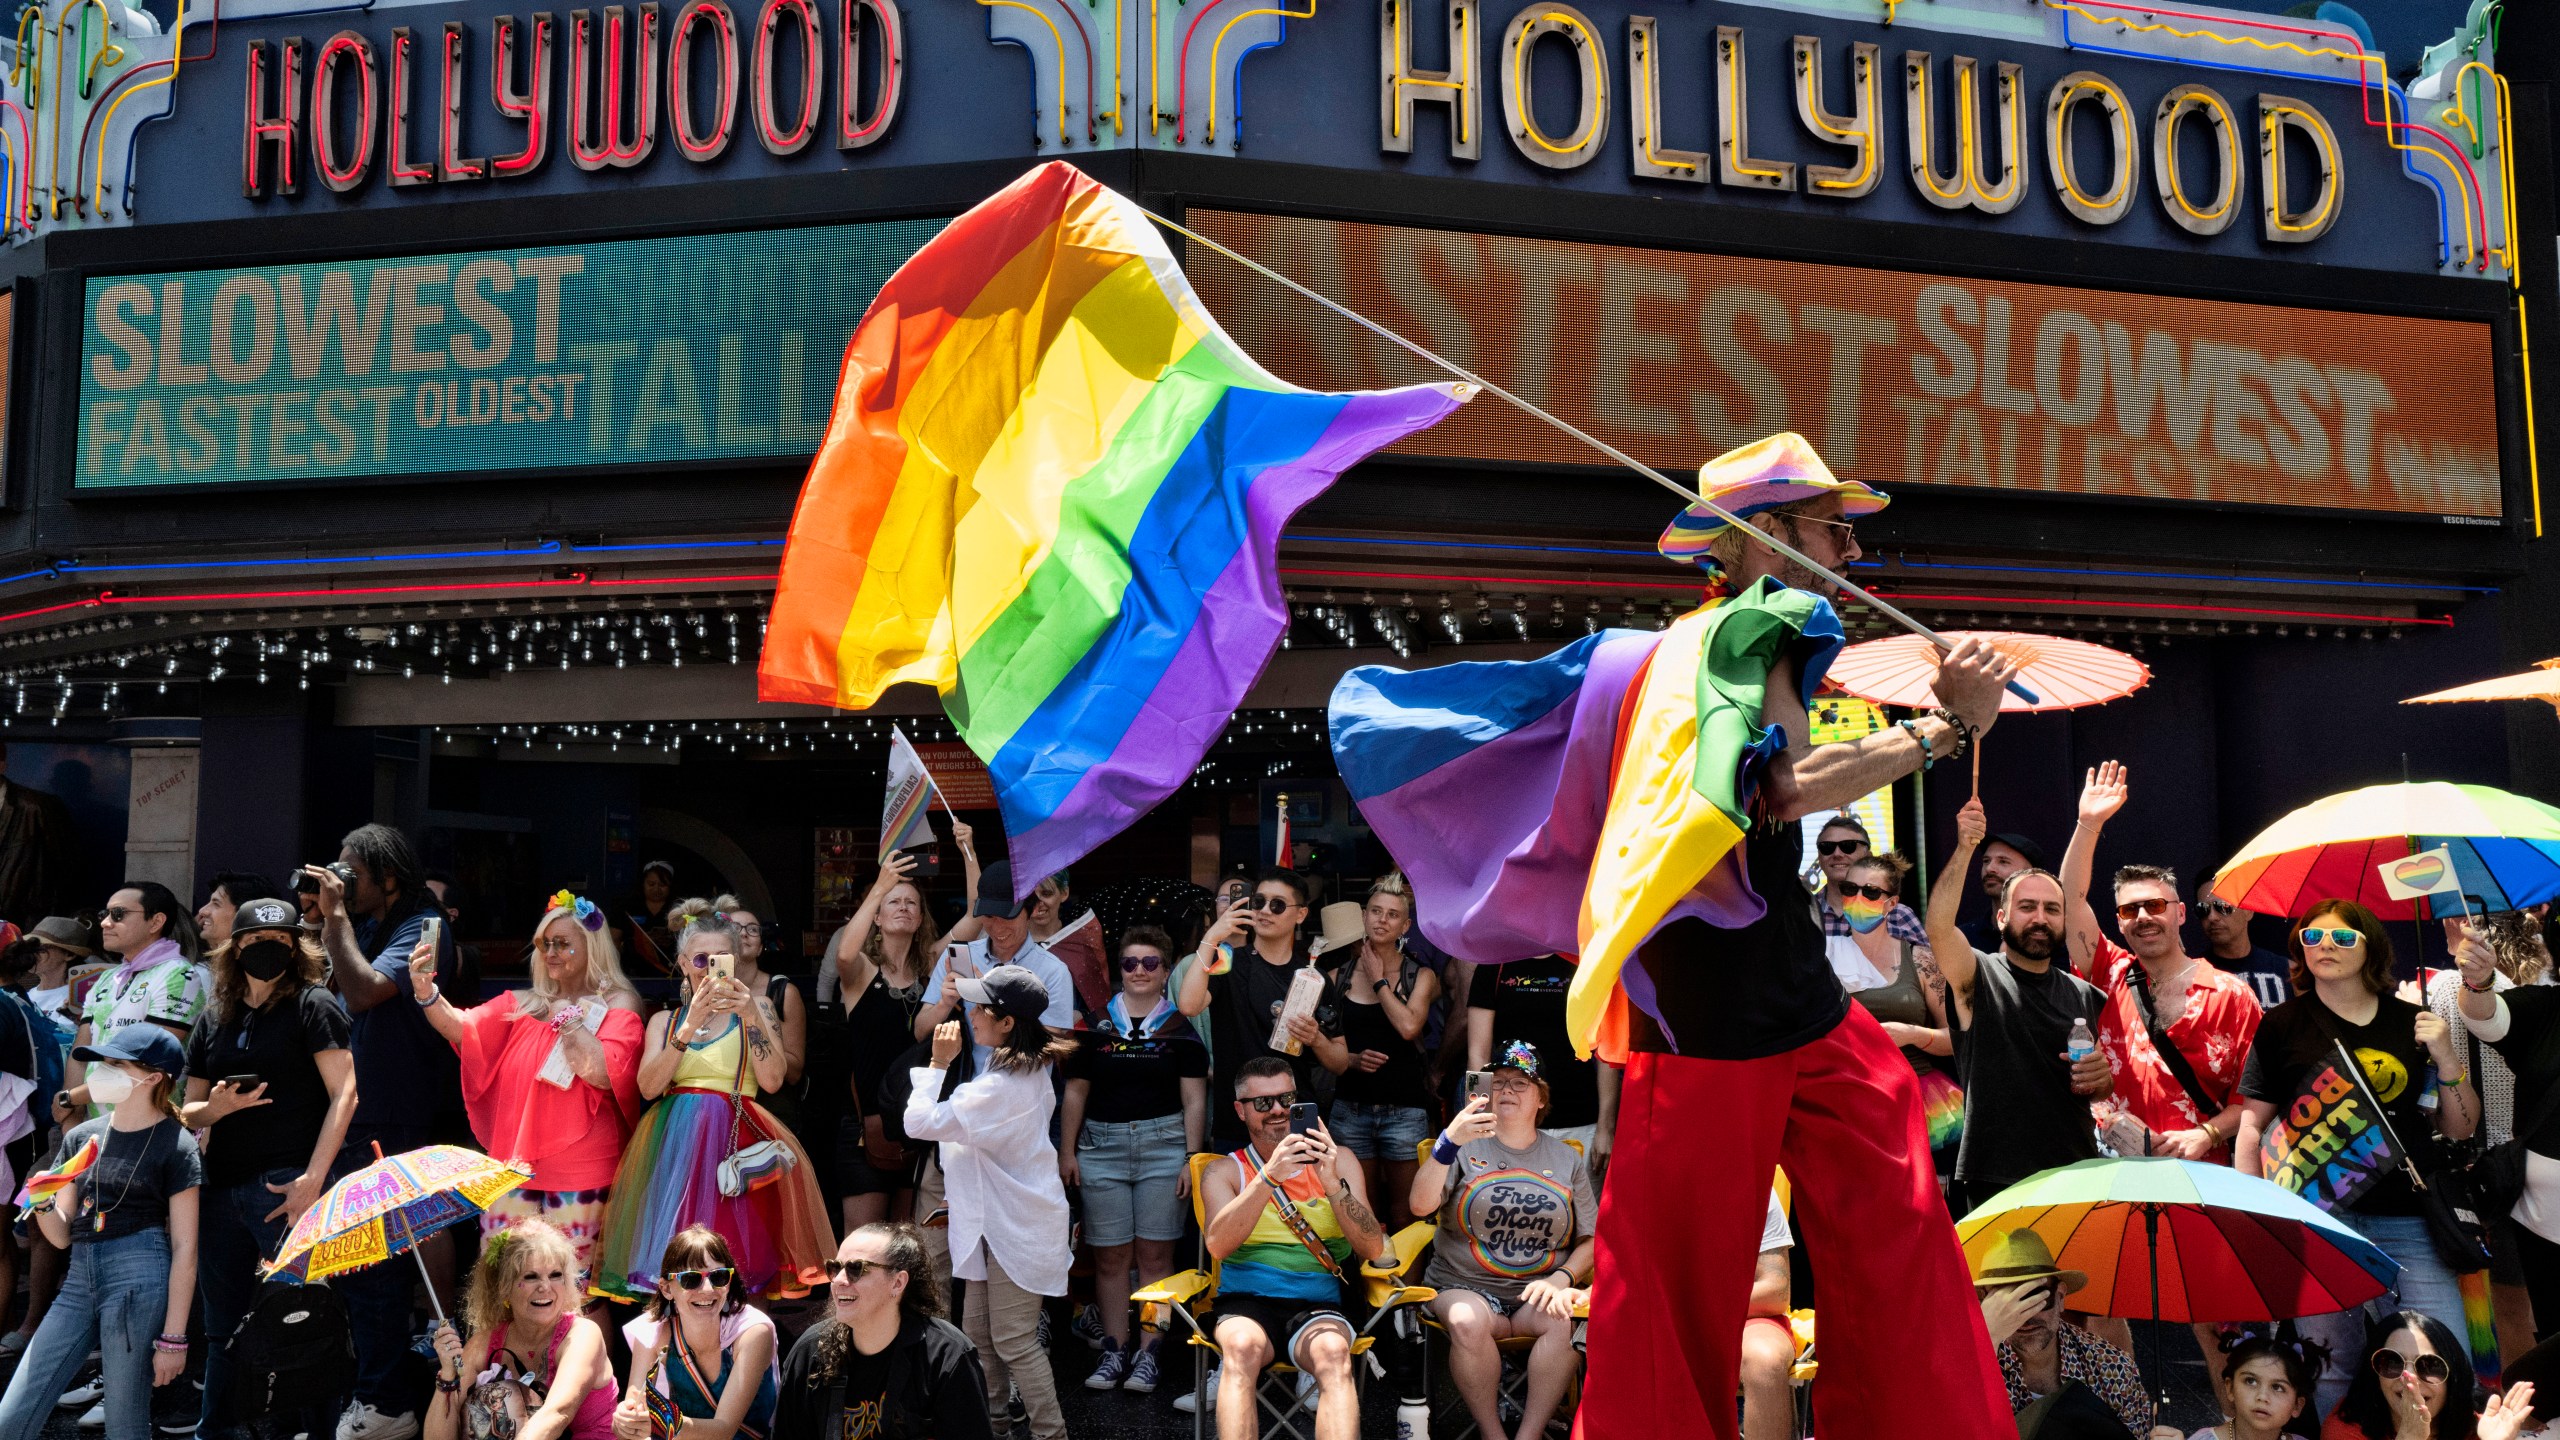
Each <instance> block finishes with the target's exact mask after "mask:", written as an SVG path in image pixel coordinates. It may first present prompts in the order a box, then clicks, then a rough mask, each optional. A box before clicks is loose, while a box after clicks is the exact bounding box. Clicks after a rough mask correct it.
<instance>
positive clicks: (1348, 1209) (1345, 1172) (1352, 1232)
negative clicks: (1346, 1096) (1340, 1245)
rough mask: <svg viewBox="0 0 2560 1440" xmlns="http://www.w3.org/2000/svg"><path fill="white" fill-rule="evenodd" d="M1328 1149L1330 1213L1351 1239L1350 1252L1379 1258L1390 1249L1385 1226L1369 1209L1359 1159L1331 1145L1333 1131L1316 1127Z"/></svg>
mask: <svg viewBox="0 0 2560 1440" xmlns="http://www.w3.org/2000/svg"><path fill="white" fill-rule="evenodd" d="M1317 1133H1318V1134H1319V1135H1322V1136H1323V1137H1324V1141H1325V1147H1326V1150H1327V1151H1328V1153H1327V1155H1326V1156H1325V1163H1326V1164H1328V1165H1330V1166H1332V1167H1333V1216H1334V1218H1335V1219H1337V1220H1339V1221H1341V1222H1342V1233H1343V1235H1344V1236H1345V1237H1346V1238H1348V1239H1349V1240H1350V1241H1351V1253H1352V1254H1354V1255H1357V1256H1359V1257H1360V1258H1361V1259H1363V1260H1378V1259H1382V1258H1384V1257H1385V1256H1387V1255H1389V1254H1391V1253H1392V1252H1393V1248H1394V1247H1392V1246H1391V1245H1389V1244H1388V1243H1387V1227H1386V1226H1385V1225H1383V1224H1380V1223H1379V1221H1378V1217H1377V1215H1376V1214H1375V1213H1374V1212H1372V1211H1371V1210H1370V1209H1369V1187H1368V1184H1367V1183H1366V1182H1365V1181H1364V1180H1363V1179H1362V1178H1361V1174H1360V1162H1359V1160H1358V1159H1356V1158H1354V1157H1353V1156H1352V1155H1351V1154H1350V1153H1349V1152H1347V1151H1344V1150H1338V1149H1334V1148H1333V1134H1332V1132H1331V1131H1329V1130H1324V1129H1321V1128H1320V1129H1319V1130H1318V1131H1317Z"/></svg>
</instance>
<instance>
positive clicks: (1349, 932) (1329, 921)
mask: <svg viewBox="0 0 2560 1440" xmlns="http://www.w3.org/2000/svg"><path fill="white" fill-rule="evenodd" d="M1317 918H1318V919H1320V920H1321V921H1322V922H1323V924H1324V933H1323V934H1321V935H1318V936H1317V937H1316V938H1315V941H1314V943H1312V944H1310V945H1309V946H1307V955H1308V957H1309V958H1311V959H1312V958H1313V957H1315V956H1318V955H1321V954H1323V953H1324V952H1326V951H1327V950H1339V949H1341V948H1342V947H1344V946H1346V945H1357V944H1359V943H1360V942H1361V941H1362V940H1364V939H1366V938H1368V934H1369V927H1368V925H1367V924H1366V923H1365V922H1364V921H1363V919H1362V917H1361V914H1360V907H1359V905H1357V904H1355V903H1354V902H1352V901H1349V900H1336V901H1334V902H1333V903H1332V904H1330V905H1327V906H1326V907H1324V909H1323V910H1321V911H1319V912H1318V916H1317Z"/></svg>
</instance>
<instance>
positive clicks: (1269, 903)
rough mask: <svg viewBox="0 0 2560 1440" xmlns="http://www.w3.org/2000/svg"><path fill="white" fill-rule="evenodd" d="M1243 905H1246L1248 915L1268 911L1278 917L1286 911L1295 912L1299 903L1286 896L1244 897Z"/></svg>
mask: <svg viewBox="0 0 2560 1440" xmlns="http://www.w3.org/2000/svg"><path fill="white" fill-rule="evenodd" d="M1242 903H1243V905H1244V910H1245V913H1246V914H1248V915H1250V914H1252V913H1254V912H1255V911H1257V910H1268V911H1270V912H1271V913H1272V914H1274V915H1278V914H1281V913H1282V912H1284V911H1288V910H1294V909H1296V908H1297V906H1298V902H1297V901H1295V900H1292V899H1290V898H1289V897H1288V896H1286V895H1247V896H1246V897H1244V900H1243V902H1242Z"/></svg>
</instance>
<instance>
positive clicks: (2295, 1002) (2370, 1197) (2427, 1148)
mask: <svg viewBox="0 0 2560 1440" xmlns="http://www.w3.org/2000/svg"><path fill="white" fill-rule="evenodd" d="M2425 1013H2426V1012H2425V1011H2423V1010H2421V1009H2419V1008H2418V1007H2417V1006H2415V1005H2412V1004H2410V1003H2409V1002H2408V1001H2406V1000H2402V999H2400V998H2399V997H2397V996H2393V995H2383V996H2378V997H2376V1002H2375V1009H2374V1012H2373V1019H2372V1020H2370V1021H2368V1022H2367V1023H2365V1024H2362V1025H2350V1024H2348V1023H2347V1022H2346V1021H2344V1020H2342V1019H2340V1018H2339V1017H2338V1015H2337V1014H2336V1012H2334V1011H2332V1010H2331V1009H2330V1008H2329V1007H2328V1006H2326V1005H2324V1004H2322V1003H2321V1001H2320V997H2319V995H2318V994H2317V993H2312V994H2306V995H2303V996H2300V997H2298V998H2296V999H2292V1000H2288V1001H2286V1002H2285V1003H2283V1004H2282V1005H2279V1006H2277V1007H2276V1008H2274V1009H2273V1010H2270V1011H2268V1012H2267V1018H2266V1019H2265V1020H2263V1021H2260V1022H2259V1024H2258V1038H2257V1039H2256V1040H2255V1041H2253V1042H2251V1044H2250V1046H2249V1063H2248V1064H2247V1065H2246V1066H2245V1067H2243V1068H2242V1070H2241V1072H2240V1093H2241V1094H2242V1095H2243V1096H2245V1097H2247V1098H2249V1099H2251V1100H2263V1101H2265V1102H2266V1103H2268V1104H2270V1105H2273V1106H2275V1107H2276V1110H2277V1112H2278V1113H2279V1114H2281V1113H2282V1112H2283V1111H2284V1109H2285V1108H2286V1107H2287V1106H2290V1105H2291V1104H2293V1097H2294V1096H2295V1095H2297V1094H2299V1093H2300V1092H2301V1089H2302V1081H2303V1077H2304V1075H2305V1074H2307V1073H2308V1072H2309V1071H2310V1070H2311V1069H2312V1068H2313V1067H2315V1066H2318V1065H2322V1064H2326V1063H2329V1062H2330V1061H2331V1060H2332V1059H2333V1058H2334V1056H2335V1053H2336V1052H2335V1051H2334V1050H2332V1049H2331V1048H2330V1047H2331V1045H2332V1043H2333V1042H2332V1038H2331V1037H2332V1036H2334V1037H2335V1038H2336V1040H2338V1041H2343V1042H2345V1044H2346V1047H2347V1048H2348V1049H2349V1050H2351V1051H2353V1052H2354V1053H2355V1057H2356V1063H2357V1064H2358V1065H2359V1066H2361V1067H2363V1070H2364V1078H2365V1082H2366V1083H2367V1084H2368V1085H2370V1086H2372V1088H2373V1098H2374V1099H2375V1100H2378V1101H2380V1102H2381V1104H2382V1113H2383V1116H2384V1118H2386V1119H2388V1120H2389V1121H2390V1122H2391V1133H2392V1134H2394V1135H2396V1136H2398V1137H2399V1139H2400V1143H2401V1144H2402V1145H2403V1146H2404V1147H2406V1148H2407V1149H2408V1151H2409V1158H2410V1159H2412V1160H2414V1161H2415V1162H2417V1166H2418V1169H2419V1170H2420V1171H2421V1172H2425V1171H2430V1170H2433V1169H2435V1168H2436V1167H2437V1166H2438V1165H2439V1164H2441V1163H2442V1158H2443V1157H2442V1150H2441V1147H2440V1145H2439V1144H2438V1142H2437V1139H2436V1122H2435V1115H2434V1113H2433V1112H2432V1111H2431V1110H2430V1109H2427V1108H2423V1107H2421V1106H2420V1105H2419V1104H2418V1101H2419V1099H2420V1097H2422V1096H2424V1095H2426V1094H2427V1092H2428V1089H2429V1087H2430V1086H2431V1084H2432V1083H2433V1081H2434V1079H2435V1060H2434V1058H2433V1057H2431V1056H2430V1055H2428V1053H2427V1047H2425V1046H2424V1045H2421V1044H2419V1043H2418V1017H2419V1016H2420V1015H2423V1014H2425ZM2500 1053H2501V1054H2503V1053H2505V1052H2504V1051H2503V1050H2501V1052H2500ZM2519 1083H2521V1082H2519ZM2524 1103H2525V1102H2524V1101H2523V1099H2522V1092H2521V1090H2519V1098H2518V1100H2517V1104H2518V1106H2519V1107H2521V1106H2522V1105H2523V1104H2524ZM2348 1208H2350V1209H2353V1210H2355V1211H2357V1212H2359V1213H2361V1214H2366V1215H2415V1214H2417V1213H2419V1210H2418V1196H2417V1192H2416V1191H2415V1190H2413V1189H2411V1188H2410V1185H2409V1172H2408V1169H2407V1167H2405V1166H2400V1167H2395V1168H2393V1169H2392V1170H2391V1172H2390V1173H2388V1174H2386V1175H2385V1176H2383V1177H2382V1179H2381V1180H2379V1181H2377V1182H2375V1184H2374V1187H2373V1188H2372V1189H2370V1190H2368V1191H2366V1192H2365V1193H2364V1195H2363V1197H2362V1198H2360V1199H2358V1200H2357V1201H2356V1202H2355V1204H2354V1205H2352V1206H2350V1207H2348Z"/></svg>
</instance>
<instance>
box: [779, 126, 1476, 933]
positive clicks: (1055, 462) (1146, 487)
mask: <svg viewBox="0 0 2560 1440" xmlns="http://www.w3.org/2000/svg"><path fill="white" fill-rule="evenodd" d="M1467 394H1468V390H1467V388H1466V387H1463V386H1456V385H1417V386H1411V387H1408V388H1405V389H1400V390H1387V391H1378V392H1363V393H1357V394H1342V395H1336V394H1323V393H1319V392H1316V391H1310V390H1302V389H1299V388H1298V387H1296V386H1294V385H1291V384H1288V383H1287V382H1285V381H1282V380H1280V379H1278V378H1277V377H1275V376H1273V375H1271V374H1270V373H1269V372H1267V371H1265V370H1264V369H1263V368H1262V367H1261V366H1260V365H1258V364H1256V363H1255V362H1254V360H1253V358H1252V357H1251V356H1249V355H1247V354H1245V353H1244V351H1243V350H1242V349H1240V348H1238V347H1237V345H1236V344H1235V342H1234V341H1232V340H1230V339H1229V338H1228V337H1227V335H1226V334H1225V332H1224V331H1222V330H1220V329H1219V328H1218V325H1217V322H1216V321H1214V320H1212V319H1211V318H1210V317H1209V314H1208V312H1207V311H1206V310H1205V309H1203V308H1202V307H1201V304H1200V301H1199V298H1198V297H1197V296H1196V295H1194V294H1193V293H1192V290H1191V284H1190V281H1189V280H1188V279H1187V278H1185V277H1184V275H1183V273H1182V270H1181V267H1180V266H1179V264H1178V263H1177V262H1176V261H1175V259H1174V256H1173V253H1172V251H1171V250H1170V249H1168V248H1167V247H1166V245H1165V242H1164V239H1163V237H1162V236H1160V235H1159V234H1157V233H1156V230H1155V227H1154V226H1153V225H1152V224H1150V223H1149V222H1148V220H1147V219H1146V217H1145V215H1144V214H1143V213H1142V212H1140V211H1139V210H1138V208H1137V207H1136V206H1135V205H1134V204H1132V203H1131V202H1130V201H1128V200H1126V199H1124V198H1122V197H1121V196H1119V195H1117V194H1115V193H1114V192H1112V191H1111V190H1110V189H1108V188H1106V187H1105V186H1103V185H1102V184H1100V183H1099V182H1097V181H1095V180H1093V179H1092V178H1090V177H1088V176H1086V175H1084V174H1083V173H1081V172H1079V171H1078V170H1076V169H1075V168H1074V167H1073V166H1071V165H1068V164H1065V163H1064V162H1057V161H1053V162H1051V163H1049V164H1046V165H1042V166H1040V167H1039V168H1037V169H1035V170H1032V171H1031V172H1030V173H1028V174H1026V175H1024V176H1023V177H1022V178H1021V179H1019V180H1017V181H1015V182H1014V183H1013V184H1011V185H1009V186H1007V187H1005V189H1004V190H1002V191H1001V192H999V193H997V194H996V195H994V196H993V197H991V198H989V199H988V200H987V201H986V202H984V203H983V204H980V205H979V206H977V207H976V208H974V209H972V210H970V211H969V212H968V213H967V214H964V215H962V216H960V217H959V218H958V219H956V220H954V221H952V222H951V224H950V225H949V226H948V227H947V228H946V229H944V230H943V232H942V233H941V234H940V235H937V236H936V237H934V239H933V240H932V241H930V242H928V243H927V244H926V245H925V247H924V248H923V249H922V250H920V251H918V252H917V253H916V255H915V257H914V258H912V259H910V260H909V261H908V262H907V263H906V264H905V265H904V266H902V267H900V268H899V270H898V273H897V274H895V275H893V276H891V277H890V278H889V283H888V284H887V285H885V286H883V287H882V288H881V291H880V295H879V298H878V299H876V300H874V301H873V302H872V305H871V309H870V311H869V312H868V313H867V314H865V315H864V317H863V320H862V324H861V325H860V327H859V328H857V329H856V330H855V331H854V335H853V340H852V343H851V344H850V346H849V347H848V348H847V350H846V353H845V364H844V375H843V378H842V380H841V381H840V382H839V383H838V385H837V389H836V401H835V413H834V415H833V417H832V418H831V419H830V421H829V423H828V428H827V438H826V441H825V443H824V444H823V445H822V446H821V447H820V448H819V451H818V456H817V459H816V460H815V461H814V462H813V463H812V464H811V466H810V469H809V478H808V481H807V483H806V485H805V486H804V487H803V488H802V490H801V492H800V504H799V508H798V510H797V512H796V513H795V514H794V515H793V518H792V522H791V534H790V539H789V541H788V542H787V544H786V548H785V549H784V551H783V558H782V578H781V586H780V589H779V591H778V592H777V593H776V595H775V597H774V605H773V618H772V622H771V624H770V626H769V627H768V629H767V632H766V637H765V647H764V655H763V658H762V659H761V660H760V661H759V663H758V667H757V680H758V686H757V691H758V694H759V695H760V696H761V698H763V699H766V700H776V701H798V702H802V703H808V704H820V705H833V706H837V707H839V708H843V709H858V708H862V707H865V706H868V705H871V704H872V703H874V702H876V701H877V700H878V699H879V698H880V697H881V696H882V694H883V693H885V692H886V691H887V690H888V689H889V687H890V686H892V685H895V684H897V683H899V682H901V681H912V682H916V683H920V684H927V685H931V686H933V687H935V688H936V689H937V690H939V691H941V692H942V695H943V706H944V709H945V710H946V711H948V712H949V714H950V716H951V719H952V722H953V723H954V725H955V726H957V727H958V729H959V731H960V736H961V738H962V739H963V740H965V741H967V742H968V745H969V748H970V749H972V750H974V751H976V752H977V754H978V755H979V756H980V757H981V758H983V759H984V760H985V761H986V762H987V770H988V774H989V776H990V778H991V779H992V781H993V783H994V787H995V791H996V797H997V803H998V805H999V806H1000V807H1001V809H1002V810H1003V812H1004V825H1005V835H1006V840H1007V848H1008V850H1009V851H1010V859H1011V860H1012V862H1013V874H1014V883H1015V885H1016V887H1017V888H1020V889H1023V890H1025V891H1026V893H1027V890H1028V888H1029V887H1030V886H1032V885H1035V884H1037V883H1038V881H1039V879H1040V877H1042V876H1044V875H1048V874H1050V873H1051V872H1053V871H1056V870H1059V869H1061V868H1063V867H1065V866H1066V865H1067V864H1069V863H1071V862H1073V861H1075V860H1078V859H1080V858H1082V857H1083V856H1084V855H1085V854H1086V853H1087V852H1089V851H1090V850H1091V849H1092V848H1093V847H1094V846H1095V845H1098V844H1100V843H1101V842H1102V841H1104V840H1106V839H1109V838H1110V837H1111V836H1113V835H1115V834H1117V833H1119V831H1121V830H1122V829H1124V828H1125V827H1126V826H1127V825H1128V823H1129V822H1130V821H1131V820H1132V819H1134V818H1136V817H1137V816H1138V815H1141V814H1143V813H1145V812H1146V811H1147V810H1148V809H1149V808H1150V807H1152V806H1153V805H1155V804H1156V802H1158V801H1159V800H1162V799H1163V798H1164V797H1165V796H1167V795H1169V794H1171V793H1172V792H1173V791H1174V789H1175V788H1176V787H1177V786H1179V785H1180V784H1181V783H1182V782H1183V781H1184V780H1186V779H1188V778H1189V777H1190V775H1191V773H1192V771H1193V770H1194V769H1195V768H1196V767H1197V766H1198V764H1199V763H1200V759H1201V757H1202V756H1203V755H1205V754H1206V753H1207V752H1208V747H1209V746H1210V744H1211V743H1212V742H1213V741H1215V740H1216V739H1217V737H1218V735H1219V733H1220V732H1221V731H1222V730H1223V729H1224V728H1225V725H1226V722H1227V719H1228V717H1229V716H1231V715H1232V714H1233V713H1234V711H1235V708H1236V706H1237V704H1238V703H1239V702H1241V701H1242V700H1243V698H1244V695H1245V691H1246V690H1247V689H1248V688H1250V687H1251V686H1252V684H1253V683H1254V681H1255V680H1256V679H1257V678H1259V676H1260V675H1261V673H1262V668H1263V666H1264V665H1265V664H1266V663H1267V662H1268V661H1269V660H1270V657H1271V654H1272V651H1273V650H1274V649H1276V648H1277V647H1278V645H1279V642H1280V637H1281V635H1282V633H1283V632H1284V630H1285V628H1286V626H1287V623H1288V614H1287V609H1286V606H1285V605H1284V603H1283V601H1282V598H1281V594H1280V583H1279V576H1278V573H1277V558H1276V552H1277V548H1278V544H1279V538H1280V530H1281V527H1282V526H1284V525H1286V524H1287V523H1288V521H1289V519H1290V517H1291V516H1293V515H1295V514H1296V513H1297V511H1298V509H1299V507H1301V506H1303V505H1305V504H1306V503H1307V502H1308V501H1309V500H1312V499H1313V498H1315V497H1316V496H1317V495H1319V494H1321V493H1322V492H1323V491H1324V490H1325V488H1326V487H1327V486H1329V485H1331V484H1332V483H1333V481H1334V478H1335V477H1336V476H1337V475H1339V474H1340V473H1341V472H1342V471H1343V470H1345V469H1347V468H1349V467H1350V466H1352V465H1354V464H1356V463H1358V462H1359V461H1360V460H1361V459H1362V458H1364V457H1366V456H1367V455H1368V454H1370V453H1371V452H1372V451H1374V450H1376V449H1378V448H1379V447H1380V446H1383V445H1386V444H1389V443H1392V442H1393V441H1395V440H1397V439H1400V438H1402V437H1403V436H1405V435H1408V434H1411V433H1413V432H1414V431H1416V430H1420V429H1422V428H1424V427H1426V426H1428V425H1430V424H1432V423H1433V422H1435V421H1437V420H1439V419H1440V418H1441V417H1443V416H1445V415H1447V414H1448V413H1450V412H1451V411H1452V410H1454V409H1456V408H1457V406H1458V405H1459V404H1460V403H1461V402H1463V401H1464V400H1465V399H1466V397H1467Z"/></svg>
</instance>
